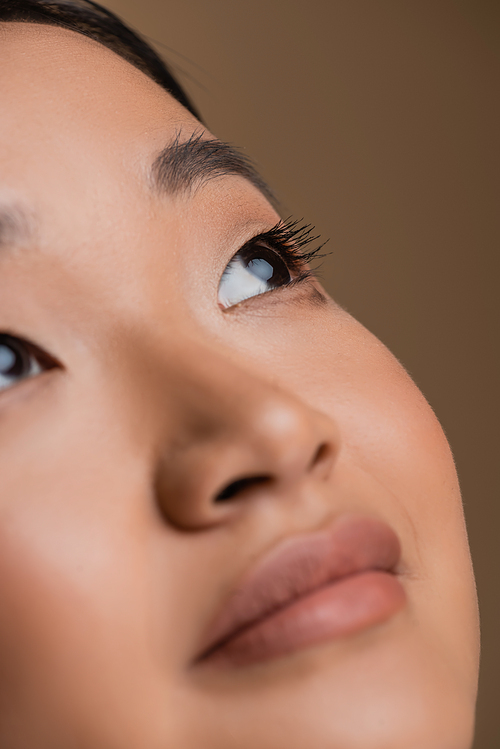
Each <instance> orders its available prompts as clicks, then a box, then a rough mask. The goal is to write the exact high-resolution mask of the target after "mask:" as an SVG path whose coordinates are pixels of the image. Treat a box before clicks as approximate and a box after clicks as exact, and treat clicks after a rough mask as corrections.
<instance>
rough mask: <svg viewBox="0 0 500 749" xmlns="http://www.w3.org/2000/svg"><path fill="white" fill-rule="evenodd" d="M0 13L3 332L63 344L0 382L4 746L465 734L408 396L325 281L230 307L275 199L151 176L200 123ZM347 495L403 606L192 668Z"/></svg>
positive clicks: (417, 404)
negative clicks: (232, 486) (236, 603)
mask: <svg viewBox="0 0 500 749" xmlns="http://www.w3.org/2000/svg"><path fill="white" fill-rule="evenodd" d="M0 34H1V43H0V101H1V102H2V104H1V109H2V116H1V118H0V200H1V201H2V202H4V203H6V202H9V203H12V202H15V203H17V204H21V205H22V207H23V209H24V210H25V211H26V212H27V213H28V215H29V217H30V221H31V228H32V230H33V233H34V238H33V239H31V240H28V238H26V240H25V241H24V242H21V246H19V247H13V246H9V242H8V241H7V242H6V247H4V248H2V250H1V252H0V265H1V272H0V331H2V332H5V333H9V334H11V335H15V336H19V337H22V338H25V339H27V340H29V341H31V342H33V343H34V344H36V345H37V346H39V347H40V348H41V349H43V350H44V351H47V352H48V353H49V354H50V355H51V356H52V357H53V358H54V359H55V360H56V361H57V362H58V365H57V366H56V367H54V368H52V369H49V370H48V371H45V372H43V373H41V374H40V375H38V376H36V377H33V378H31V379H27V380H25V381H23V382H20V383H19V384H16V385H15V386H13V387H12V388H9V389H6V390H3V391H2V392H0V475H1V476H2V491H1V495H0V599H1V601H2V606H1V607H0V744H1V746H2V747H4V749H21V748H22V749H45V748H47V749H49V748H50V749H58V748H59V747H60V748H61V749H71V748H73V747H75V749H76V748H78V749H87V748H88V749H96V748H97V747H99V748H101V747H102V748H103V749H166V747H177V748H178V749H236V747H238V749H255V747H259V749H277V748H278V747H287V749H304V747H308V749H396V747H397V749H422V747H426V749H466V748H467V747H470V744H471V741H472V726H473V712H474V703H475V695H476V678H477V660H478V634H477V613H476V600H475V590H474V584H473V577H472V571H471V565H470V559H469V552H468V546H467V539H466V533H465V528H464V522H463V516H462V507H461V500H460V493H459V488H458V483H457V479H456V474H455V469H454V465H453V460H452V457H451V454H450V450H449V447H448V445H447V442H446V440H445V438H444V436H443V433H442V430H441V428H440V426H439V424H438V422H437V420H436V418H435V416H434V415H433V413H432V411H431V409H430V407H429V406H428V404H427V403H426V401H425V400H424V398H423V396H422V395H421V394H420V392H419V391H418V389H417V388H416V387H415V385H414V383H413V382H412V381H411V379H410V378H409V376H408V375H407V373H406V372H405V371H404V370H403V368H402V367H401V366H400V364H399V363H398V362H397V361H396V359H395V358H394V357H393V356H392V355H391V354H390V353H389V352H388V351H387V349H386V348H385V347H384V346H383V345H382V344H381V343H380V342H379V341H378V340H377V339H376V338H374V337H373V336H372V335H371V334H370V333H369V332H368V331H367V330H366V329H365V328H363V327H362V326H361V325H360V324H359V323H357V322H356V321H355V320H353V319H352V317H350V316H349V315H348V314H347V313H346V312H345V311H344V310H342V309H341V308H340V307H339V306H338V305H336V304H335V302H333V301H331V300H328V299H327V300H326V301H323V302H320V301H319V300H318V292H317V291H315V290H316V289H320V287H319V285H318V284H317V283H316V282H313V281H311V282H308V283H304V284H302V285H299V286H295V287H290V288H284V289H279V290H276V291H272V292H270V293H267V294H263V295H260V296H258V297H253V298H252V299H249V300H247V301H246V302H244V303H242V304H241V305H238V306H236V307H234V308H232V309H229V310H222V309H221V308H220V306H219V305H218V303H217V289H218V285H219V281H220V278H221V275H222V273H223V271H224V269H225V267H226V266H227V264H228V262H229V261H230V259H231V258H232V257H233V255H234V254H235V253H236V252H237V251H238V250H239V248H240V247H241V245H242V244H243V243H244V242H245V241H247V240H248V239H249V238H251V237H252V236H254V235H255V234H257V233H259V232H261V231H264V230H267V229H269V228H270V227H271V226H273V225H274V224H275V223H276V221H277V219H278V217H277V215H276V213H275V211H274V209H273V208H272V207H271V206H270V205H269V203H268V202H267V201H266V199H265V198H264V197H263V196H262V195H261V194H260V192H259V191H258V190H257V189H256V188H255V187H254V186H252V185H251V184H250V183H249V182H247V181H246V180H245V179H243V178H241V177H236V176H226V177H221V178H218V179H214V180H211V181H210V182H208V183H207V184H206V185H204V186H203V187H200V188H199V189H198V190H195V191H193V192H191V193H189V194H186V195H181V196H177V197H172V196H159V195H158V194H156V193H154V192H153V191H152V190H151V187H150V183H149V181H148V179H147V174H148V169H149V166H150V164H151V163H152V161H153V160H154V158H155V156H156V155H157V153H158V152H159V150H160V149H161V148H163V147H164V146H165V144H167V143H169V142H171V141H172V140H173V138H174V137H175V135H176V134H177V133H178V132H181V133H182V136H183V137H184V136H185V138H186V139H187V138H188V137H189V136H190V135H191V134H192V133H193V132H201V128H200V125H199V123H198V122H197V121H196V120H195V119H194V118H193V117H192V116H191V115H190V114H188V113H187V112H186V111H185V110H184V109H183V108H182V106H181V105H179V104H178V103H177V102H175V101H174V100H173V99H172V98H171V97H170V96H169V95H168V94H167V93H166V92H165V91H163V90H162V89H160V88H159V87H158V86H157V85H156V84H155V83H153V82H152V81H150V80H149V79H148V78H147V77H146V76H144V75H143V74H142V73H141V72H139V71H138V70H136V69H135V68H134V67H132V66H131V65H129V64H128V63H127V62H125V61H124V60H122V59H121V58H119V57H118V56H116V55H115V54H114V53H113V52H111V51H109V50H107V49H105V48H104V47H102V46H100V45H99V44H97V43H95V42H93V41H91V40H88V39H86V38H84V37H83V36H80V35H78V34H75V33H73V32H69V31H65V30H61V29H57V28H53V27H45V26H37V25H32V24H17V23H16V24H14V23H9V24H0ZM208 135H209V134H207V137H208ZM7 240H8V238H7ZM321 293H323V292H321ZM323 299H326V297H323ZM318 446H323V447H324V450H323V453H322V456H321V457H320V458H318V459H317V460H316V461H313V460H312V459H311V456H314V454H315V452H316V451H317V449H318ZM262 473H266V474H270V475H272V477H273V481H272V482H271V484H270V485H268V486H265V487H251V488H249V489H248V490H246V491H245V492H243V493H241V494H240V495H238V496H237V497H236V498H235V499H234V500H232V501H230V502H226V503H223V504H216V503H214V502H213V496H214V494H216V493H217V492H218V491H219V490H220V488H221V487H222V486H224V485H226V484H228V483H229V482H231V481H233V480H235V479H236V478H239V477H241V476H242V475H243V476H246V475H255V474H262ZM344 512H361V513H363V514H366V515H371V516H374V517H377V518H380V519H382V520H384V521H385V522H387V523H389V525H390V526H391V527H392V528H393V529H394V530H395V531H396V533H397V534H398V536H399V538H400V540H401V544H402V549H403V558H402V563H401V570H400V579H401V580H402V583H403V585H404V587H405V590H406V594H407V598H408V604H407V606H406V607H404V609H403V610H401V611H400V612H399V613H398V614H397V615H395V616H394V617H392V618H391V619H390V620H389V621H387V622H385V623H383V624H381V625H378V626H375V627H371V628H368V629H367V630H364V631H362V632H360V633H358V634H356V635H353V636H349V637H344V638H339V639H336V640H333V641H330V642H327V643H326V644H321V645H317V646H314V647H306V648H303V649H300V650H299V651H297V652H294V653H292V654H291V655H288V656H286V657H284V658H279V659H275V660H271V661H269V662H265V663H262V664H258V665H254V666H252V667H248V668H227V669H219V670H217V669H210V668H201V667H198V666H196V665H193V659H194V658H195V656H196V653H197V648H198V647H199V643H200V641H201V639H202V637H203V634H204V632H205V631H206V628H207V626H208V624H209V622H210V620H211V619H212V618H213V616H214V615H215V613H216V612H217V611H218V610H219V608H220V606H221V605H222V602H223V600H224V596H225V595H226V594H227V591H228V590H230V589H231V587H232V586H234V585H235V584H236V582H237V581H238V580H239V579H240V578H241V575H243V573H245V572H246V571H247V570H248V569H250V568H251V566H252V565H253V564H254V563H255V561H256V560H258V559H260V558H262V556H263V555H264V554H265V553H267V552H268V550H270V549H272V548H274V547H275V546H276V544H277V543H278V542H280V541H281V540H282V539H286V538H288V537H292V536H294V535H295V534H300V533H306V532H308V531H314V530H317V529H319V528H323V527H325V526H327V525H328V524H329V523H331V522H332V520H333V519H334V518H335V517H337V516H338V515H341V514H342V513H344Z"/></svg>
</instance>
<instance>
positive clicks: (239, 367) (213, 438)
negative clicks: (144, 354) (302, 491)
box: [157, 340, 338, 527]
mask: <svg viewBox="0 0 500 749" xmlns="http://www.w3.org/2000/svg"><path fill="white" fill-rule="evenodd" d="M168 381H169V382H168V385H166V388H167V389H168V401H169V406H168V407H167V409H166V411H167V412H168V413H166V414H165V416H166V420H167V422H168V424H169V428H168V432H169V434H168V436H167V437H166V440H165V443H164V445H163V446H162V459H161V461H160V471H159V481H158V482H157V484H158V493H159V496H160V497H161V501H162V505H163V509H164V511H165V512H166V514H167V515H168V516H169V517H170V519H171V520H172V521H173V522H174V523H175V524H176V525H180V526H184V527H200V526H203V525H210V524H213V523H214V522H218V518H219V517H222V515H224V513H227V506H226V509H225V510H224V513H221V512H220V506H221V501H220V500H225V501H226V502H225V504H226V505H227V500H229V499H235V498H236V497H238V498H239V497H240V495H241V494H242V491H241V490H242V489H244V494H245V497H246V498H247V499H249V498H250V497H251V494H252V487H255V486H257V485H259V484H261V483H263V482H265V483H267V484H268V486H269V487H270V488H271V489H272V493H274V494H275V495H278V494H279V493H282V491H281V490H282V489H283V488H284V487H290V486H292V485H294V484H297V482H302V481H304V480H305V479H306V477H308V476H310V475H312V474H313V473H316V474H318V472H319V473H320V472H321V470H322V471H323V473H324V472H325V470H327V467H328V466H329V465H330V463H331V459H332V456H333V455H334V454H335V453H336V451H337V449H338V431H337V428H336V425H335V424H334V422H333V421H332V420H331V419H330V418H329V417H327V416H326V415H323V414H321V413H319V412H317V411H316V410H315V409H313V408H311V407H310V406H309V405H308V404H306V403H305V402H304V401H303V400H302V399H301V398H299V397H297V396H295V395H294V394H293V393H291V392H288V391H287V390H286V389H284V388H283V387H281V386H280V385H278V384H275V383H273V382H272V381H270V379H269V378H268V377H267V373H265V372H264V373H263V374H262V375H261V374H260V372H258V371H257V368H256V366H255V365H250V363H248V364H247V362H240V361H237V360H235V357H234V356H233V354H232V353H231V352H230V351H224V350H223V349H219V348H218V347H216V346H209V345H207V344H206V342H203V341H199V340H191V341H189V342H188V341H184V345H183V347H182V350H181V351H178V352H177V353H176V354H175V355H174V356H173V358H170V364H169V377H168ZM172 417H173V418H172ZM319 466H321V470H320V468H319ZM233 504H235V503H234V502H233Z"/></svg>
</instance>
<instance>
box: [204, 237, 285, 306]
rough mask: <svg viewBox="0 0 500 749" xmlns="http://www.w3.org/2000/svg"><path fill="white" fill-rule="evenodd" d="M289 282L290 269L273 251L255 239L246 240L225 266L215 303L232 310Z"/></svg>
mask: <svg viewBox="0 0 500 749" xmlns="http://www.w3.org/2000/svg"><path fill="white" fill-rule="evenodd" d="M291 280H292V276H291V273H290V270H289V268H288V266H287V264H286V262H285V261H284V260H283V258H282V257H280V255H279V254H278V252H276V251H275V250H272V249H270V248H269V247H266V246H265V245H264V244H263V243H262V242H261V241H259V240H258V239H257V238H256V239H254V240H250V242H247V244H246V245H245V246H244V247H242V248H241V250H239V252H237V253H236V255H234V257H233V258H232V259H231V260H230V261H229V263H228V264H227V266H226V269H225V271H224V273H223V274H222V278H221V280H220V284H219V304H220V305H221V306H222V307H224V308H228V307H232V306H233V305H235V304H239V302H243V301H244V300H245V299H250V297H253V296H258V295H259V294H264V293H265V292H266V291H271V290H272V289H276V288H278V287H279V286H286V284H289V283H290V282H291Z"/></svg>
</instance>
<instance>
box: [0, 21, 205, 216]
mask: <svg viewBox="0 0 500 749" xmlns="http://www.w3.org/2000/svg"><path fill="white" fill-rule="evenodd" d="M0 34H1V43H0V101H2V117H1V118H0V201H1V202H5V201H9V200H10V199H19V200H20V202H21V203H23V204H29V205H30V207H31V210H30V212H32V213H36V214H37V215H39V216H40V217H41V220H42V221H44V220H45V221H47V224H49V223H50V220H51V219H55V218H57V220H58V222H59V225H60V226H61V225H63V224H64V217H65V216H68V215H69V213H71V215H72V221H73V222H74V221H77V220H78V215H79V213H82V212H83V213H84V212H85V211H87V212H88V210H90V204H91V203H92V204H94V205H97V204H100V205H101V206H102V207H104V206H108V207H109V208H111V207H113V206H117V205H119V203H120V201H122V200H123V199H124V198H125V196H126V195H129V196H130V195H131V193H133V192H134V189H135V190H141V189H142V186H143V185H144V182H145V175H146V170H147V169H148V168H150V166H151V161H152V159H153V158H154V155H155V154H156V153H157V152H158V151H159V150H160V149H161V148H162V147H164V145H165V144H166V143H167V142H168V141H169V140H172V138H173V137H174V136H175V133H178V132H185V133H186V136H187V137H189V135H190V134H191V133H192V132H193V131H194V130H196V131H200V129H201V128H200V124H199V123H198V122H197V120H195V119H194V117H192V115H190V114H189V113H188V112H187V111H186V110H185V109H184V108H183V107H182V106H181V105H180V104H179V103H178V102H177V101H175V100H174V99H173V98H172V97H171V96H170V95H169V94H168V93H167V92H165V91H164V90H163V89H161V88H160V87H159V86H158V85H157V84H155V83H154V82H153V81H151V80H150V79H149V78H147V76H145V75H144V74H143V73H141V72H140V71H138V70H136V69H135V68H134V67H133V66H132V65H130V64H129V63H127V62H126V61H125V60H123V59H122V58H120V57H119V56H117V55H116V54H115V53H114V52H112V51H111V50H108V49H107V48H105V47H103V46H102V45H100V44H98V43H97V42H94V41H93V40H90V39H87V38H86V37H84V36H82V35H80V34H76V33H74V32H71V31H67V30H64V29H59V28H56V27H51V26H44V25H37V24H27V23H4V24H0ZM136 197H137V196H136ZM47 229H48V226H47Z"/></svg>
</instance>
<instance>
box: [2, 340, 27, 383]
mask: <svg viewBox="0 0 500 749" xmlns="http://www.w3.org/2000/svg"><path fill="white" fill-rule="evenodd" d="M22 371H23V360H22V357H21V356H20V355H19V354H18V353H17V352H16V351H14V349H12V348H11V347H10V346H5V345H3V344H0V375H4V376H6V375H10V376H13V375H20V374H22Z"/></svg>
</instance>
